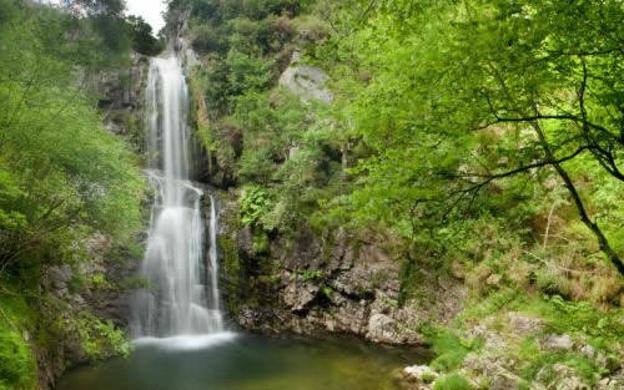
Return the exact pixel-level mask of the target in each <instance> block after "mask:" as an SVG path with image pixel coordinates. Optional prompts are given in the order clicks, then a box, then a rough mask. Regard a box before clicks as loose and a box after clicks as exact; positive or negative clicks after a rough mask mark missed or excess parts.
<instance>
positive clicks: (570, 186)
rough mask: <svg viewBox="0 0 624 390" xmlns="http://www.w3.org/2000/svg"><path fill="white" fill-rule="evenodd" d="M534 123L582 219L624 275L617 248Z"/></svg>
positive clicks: (545, 149) (601, 247) (541, 141)
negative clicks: (611, 242) (591, 217)
mask: <svg viewBox="0 0 624 390" xmlns="http://www.w3.org/2000/svg"><path fill="white" fill-rule="evenodd" d="M532 125H533V128H534V129H535V132H536V133H537V136H538V138H539V140H540V143H541V145H542V148H543V149H544V152H545V153H546V158H547V160H548V161H552V162H553V163H552V166H553V167H554V168H555V170H556V171H557V173H558V174H559V176H560V177H561V179H562V180H563V184H564V185H565V187H566V188H567V190H568V192H569V193H570V195H571V196H572V200H573V201H574V204H575V205H576V208H577V210H578V212H579V215H580V217H581V221H582V222H583V223H584V224H585V226H587V227H588V228H589V230H591V231H592V233H594V235H595V236H596V239H598V245H599V247H600V250H601V251H602V252H603V253H604V254H605V255H606V256H607V258H608V259H609V261H610V262H611V263H612V264H613V265H614V266H615V268H616V269H617V270H618V272H619V273H620V275H622V276H624V262H622V259H621V258H620V256H618V254H617V253H616V252H615V250H613V248H612V247H611V245H609V241H608V240H607V237H606V236H605V235H604V233H603V232H602V230H601V229H600V227H599V226H598V224H597V223H595V222H593V221H592V220H591V219H590V218H589V214H587V210H586V209H585V205H584V204H583V200H582V199H581V196H580V195H579V193H578V191H577V189H576V186H575V185H574V182H573V181H572V179H571V178H570V175H568V172H567V171H566V170H565V169H563V167H562V166H561V164H560V163H558V162H556V161H557V159H556V158H555V156H554V154H553V152H552V150H551V149H550V145H549V144H548V141H547V140H546V137H545V135H544V132H543V131H542V129H541V128H540V127H539V125H538V124H537V123H536V122H533V123H532Z"/></svg>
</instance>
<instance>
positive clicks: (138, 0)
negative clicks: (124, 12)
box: [126, 0, 167, 35]
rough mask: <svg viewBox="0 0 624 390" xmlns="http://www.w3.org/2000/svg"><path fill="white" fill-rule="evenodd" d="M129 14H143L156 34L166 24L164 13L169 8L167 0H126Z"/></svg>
mask: <svg viewBox="0 0 624 390" xmlns="http://www.w3.org/2000/svg"><path fill="white" fill-rule="evenodd" d="M126 7H127V8H128V14H129V15H136V16H142V17H143V19H145V21H146V22H147V23H149V24H150V25H151V26H152V29H153V31H154V35H156V34H157V33H158V31H160V29H161V28H163V26H164V25H165V20H164V19H163V17H162V13H163V12H165V10H166V9H167V3H166V0H126Z"/></svg>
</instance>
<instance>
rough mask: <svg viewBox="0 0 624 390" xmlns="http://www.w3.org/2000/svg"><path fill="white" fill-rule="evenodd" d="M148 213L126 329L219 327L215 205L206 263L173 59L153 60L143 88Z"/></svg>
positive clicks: (166, 333)
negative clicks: (150, 194)
mask: <svg viewBox="0 0 624 390" xmlns="http://www.w3.org/2000/svg"><path fill="white" fill-rule="evenodd" d="M146 111H147V118H146V119H147V120H146V123H147V126H148V130H149V132H148V136H147V138H148V163H149V169H148V171H147V172H148V178H149V181H150V183H151V184H152V186H153V188H154V192H155V194H154V201H153V205H152V216H151V221H150V228H149V233H148V239H147V248H146V252H145V258H144V260H143V264H142V266H141V276H142V277H143V278H144V279H145V282H146V284H147V285H146V286H145V288H143V289H141V290H140V291H139V292H137V293H136V294H135V297H134V300H133V321H132V324H131V332H132V333H133V335H134V336H137V337H146V336H147V337H171V336H179V335H199V334H210V333H216V332H220V331H222V330H223V320H222V314H221V311H220V306H219V288H218V269H217V247H216V240H217V229H218V226H217V206H216V204H215V199H214V197H213V196H212V195H208V196H209V198H210V203H211V206H210V225H209V243H208V244H209V248H208V255H209V256H208V257H209V259H208V260H209V263H208V264H206V263H205V261H204V252H205V251H204V248H205V246H204V231H205V226H204V218H203V216H202V210H201V203H202V199H203V198H204V194H203V192H202V190H201V189H199V188H197V187H196V186H194V185H193V183H192V182H191V181H189V178H190V161H189V160H190V156H189V150H190V142H189V138H190V129H189V126H188V124H187V116H188V89H187V85H186V81H185V78H184V74H183V72H182V67H181V65H180V63H179V60H178V59H177V58H176V57H175V56H173V55H171V56H168V57H166V58H153V59H152V60H151V64H150V70H149V75H148V84H147V90H146Z"/></svg>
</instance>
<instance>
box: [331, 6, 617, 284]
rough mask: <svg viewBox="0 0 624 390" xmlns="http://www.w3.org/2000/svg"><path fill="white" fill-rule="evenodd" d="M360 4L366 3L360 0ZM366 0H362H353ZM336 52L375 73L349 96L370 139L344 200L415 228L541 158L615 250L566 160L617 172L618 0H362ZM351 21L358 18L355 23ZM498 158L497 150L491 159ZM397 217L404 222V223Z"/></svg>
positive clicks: (530, 168)
mask: <svg viewBox="0 0 624 390" xmlns="http://www.w3.org/2000/svg"><path fill="white" fill-rule="evenodd" d="M364 3H365V4H364ZM364 6H366V7H364ZM363 7H364V8H362V9H369V8H372V9H373V11H372V12H371V16H370V17H368V16H365V17H364V20H363V21H362V20H359V19H357V18H354V19H352V20H351V21H350V22H349V23H352V24H351V26H347V28H342V29H340V28H339V29H338V31H347V32H348V33H347V35H343V36H341V38H340V39H341V40H342V42H339V43H338V44H337V47H338V49H337V52H336V55H339V56H349V57H350V58H351V63H352V64H356V65H357V66H358V67H359V69H357V70H356V71H357V72H362V71H370V72H371V73H372V74H373V75H374V76H373V78H372V81H371V82H370V83H369V84H368V85H366V86H364V87H363V89H362V90H361V91H359V92H358V93H357V94H356V98H355V99H353V102H352V104H351V105H350V107H349V108H348V110H349V112H350V115H351V116H352V117H353V118H354V119H355V121H356V128H357V129H358V130H357V131H358V133H359V134H360V135H361V137H362V138H363V141H364V142H365V143H366V144H367V145H369V146H371V147H372V148H373V149H374V150H375V153H374V156H373V157H372V158H369V159H367V160H366V161H365V162H364V163H363V164H361V165H359V168H358V170H357V172H359V178H360V179H359V180H360V184H361V186H362V187H361V188H360V189H358V190H356V191H355V192H354V193H353V194H352V196H351V198H350V199H351V201H352V206H351V207H353V208H354V209H357V210H354V212H356V213H357V214H359V215H360V216H362V217H366V218H368V217H371V216H374V217H378V218H380V219H382V220H385V221H387V222H388V223H393V222H392V221H393V220H394V221H395V222H394V224H395V226H399V227H400V226H404V227H405V234H406V235H408V236H409V235H411V236H415V235H417V234H419V233H418V232H419V230H422V229H423V228H425V227H426V226H428V224H429V223H430V222H431V221H432V220H434V221H436V220H437V221H438V222H444V221H445V220H447V218H448V217H449V215H451V213H452V212H454V210H457V209H458V208H459V206H461V205H467V206H469V205H472V204H474V202H475V199H476V197H477V196H478V194H479V192H481V191H482V190H484V189H488V188H491V187H490V186H491V185H492V184H493V183H494V181H500V180H502V179H506V178H512V177H514V176H517V175H523V174H525V175H526V174H529V177H531V178H535V179H537V178H538V177H539V176H535V175H534V174H535V171H536V170H540V169H543V168H552V169H553V170H554V172H556V173H557V175H558V176H559V177H560V179H561V180H562V181H563V183H564V186H565V187H566V188H567V190H568V192H569V194H570V196H571V198H572V200H573V203H574V204H575V206H576V208H577V210H578V212H579V215H580V218H581V221H582V222H583V223H584V224H585V225H586V226H587V227H588V228H589V229H590V231H591V232H592V233H593V234H594V235H595V237H596V239H597V241H598V242H599V245H600V248H601V250H602V251H603V252H604V253H605V255H606V256H607V258H608V259H609V261H611V263H613V265H614V266H615V267H616V268H617V269H618V271H619V272H620V273H621V274H623V275H624V263H623V262H622V260H621V258H620V256H619V255H618V253H617V252H616V251H615V250H614V249H613V248H612V247H611V245H610V243H609V241H608V240H607V237H606V235H605V234H604V232H603V230H602V228H601V227H600V226H599V224H598V223H597V222H596V221H595V219H593V218H592V217H591V215H590V212H589V210H588V208H587V206H586V200H585V199H584V197H583V195H582V194H581V193H580V191H579V190H578V188H577V186H576V185H575V183H574V177H573V175H572V174H570V172H569V169H568V168H566V166H567V164H569V163H570V162H571V161H573V160H574V161H576V160H579V159H586V158H588V157H591V159H590V160H589V161H593V162H594V163H597V164H599V166H600V167H602V169H604V171H605V172H607V173H608V174H609V175H611V177H613V179H615V180H622V175H621V169H620V163H621V161H620V159H621V154H622V147H623V146H624V143H623V142H622V141H623V140H624V137H623V136H622V134H624V128H623V127H622V124H623V123H624V116H623V115H624V109H623V108H624V105H623V102H624V101H623V96H624V95H623V94H622V91H621V81H620V80H619V78H618V77H619V74H621V67H622V56H623V55H624V46H622V45H623V42H624V31H623V29H622V26H621V25H620V23H619V20H621V18H622V17H623V16H624V10H623V8H622V4H621V2H619V1H615V0H612V1H611V0H607V1H602V2H593V1H575V2H569V1H564V0H549V1H536V0H524V1H514V2H513V3H512V4H509V2H505V1H485V0H475V1H467V2H461V3H456V2H452V1H448V2H446V1H443V2H423V3H420V4H419V5H418V6H414V2H410V1H406V2H396V3H393V4H390V3H386V2H375V1H373V2H363ZM353 23H356V24H355V25H354V24H353ZM501 161H504V162H503V163H501ZM396 221H399V222H396ZM401 221H403V222H405V223H403V222H401Z"/></svg>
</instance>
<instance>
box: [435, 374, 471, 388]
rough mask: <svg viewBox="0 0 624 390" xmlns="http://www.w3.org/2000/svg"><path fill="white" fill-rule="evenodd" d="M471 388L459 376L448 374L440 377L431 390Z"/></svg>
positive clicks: (465, 380)
mask: <svg viewBox="0 0 624 390" xmlns="http://www.w3.org/2000/svg"><path fill="white" fill-rule="evenodd" d="M471 389H473V386H472V385H471V384H470V382H468V380H467V379H466V378H464V377H463V376H462V375H460V374H449V375H445V376H442V377H440V379H438V380H437V381H436V382H435V383H434V384H433V390H471Z"/></svg>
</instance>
